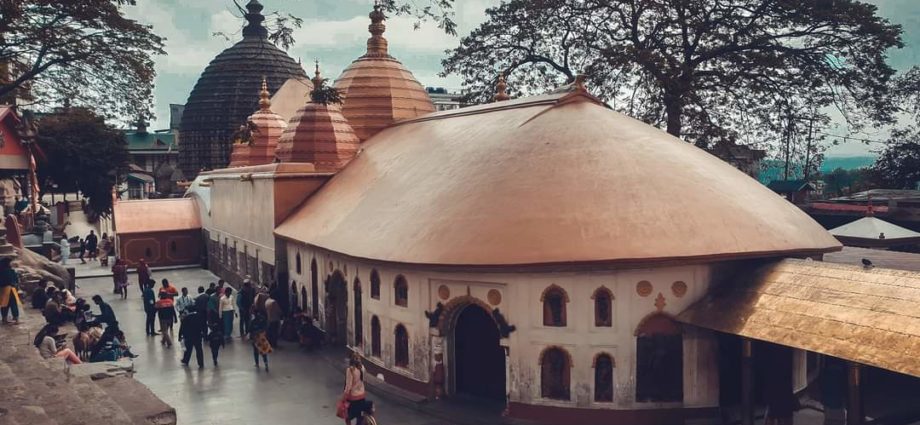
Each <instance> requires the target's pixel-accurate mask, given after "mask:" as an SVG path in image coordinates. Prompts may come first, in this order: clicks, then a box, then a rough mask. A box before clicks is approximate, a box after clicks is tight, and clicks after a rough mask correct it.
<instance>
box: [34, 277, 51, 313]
mask: <svg viewBox="0 0 920 425" xmlns="http://www.w3.org/2000/svg"><path fill="white" fill-rule="evenodd" d="M46 286H48V285H47V282H44V281H43V282H42V283H41V284H40V285H38V287H37V288H35V292H33V293H32V308H34V309H38V310H41V309H43V308H45V304H47V303H48V290H47V289H46Z"/></svg>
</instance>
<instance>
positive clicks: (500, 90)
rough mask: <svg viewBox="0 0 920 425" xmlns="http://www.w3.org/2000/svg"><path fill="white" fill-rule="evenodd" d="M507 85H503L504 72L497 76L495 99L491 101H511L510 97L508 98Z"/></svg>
mask: <svg viewBox="0 0 920 425" xmlns="http://www.w3.org/2000/svg"><path fill="white" fill-rule="evenodd" d="M507 89H508V84H507V83H505V72H504V71H502V72H500V73H499V74H498V82H497V83H496V84H495V98H494V99H493V101H495V102H501V101H505V100H508V99H511V96H508V92H507V91H506V90H507Z"/></svg>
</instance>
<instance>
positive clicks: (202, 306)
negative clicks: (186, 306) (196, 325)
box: [192, 286, 210, 318]
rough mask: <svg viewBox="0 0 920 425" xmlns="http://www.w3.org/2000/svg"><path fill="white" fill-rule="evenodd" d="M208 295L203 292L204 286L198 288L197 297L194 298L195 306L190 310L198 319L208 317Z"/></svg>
mask: <svg viewBox="0 0 920 425" xmlns="http://www.w3.org/2000/svg"><path fill="white" fill-rule="evenodd" d="M209 299H210V297H208V294H207V293H206V292H205V290H204V286H199V287H198V296H196V297H195V305H194V307H192V309H193V310H194V311H195V313H198V317H199V318H202V317H204V318H206V317H207V316H208V300H209Z"/></svg>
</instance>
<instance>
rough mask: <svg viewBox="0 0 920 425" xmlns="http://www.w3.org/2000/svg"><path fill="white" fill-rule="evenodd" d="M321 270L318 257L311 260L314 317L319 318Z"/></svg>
mask: <svg viewBox="0 0 920 425" xmlns="http://www.w3.org/2000/svg"><path fill="white" fill-rule="evenodd" d="M318 273H319V270H317V267H316V259H315V258H314V259H313V260H311V261H310V295H311V301H313V303H312V304H313V318H314V319H316V320H319V274H318Z"/></svg>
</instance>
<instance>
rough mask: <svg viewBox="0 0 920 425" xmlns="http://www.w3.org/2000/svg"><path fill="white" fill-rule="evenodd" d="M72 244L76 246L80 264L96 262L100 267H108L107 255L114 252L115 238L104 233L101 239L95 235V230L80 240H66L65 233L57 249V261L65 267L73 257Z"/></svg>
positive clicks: (77, 238)
mask: <svg viewBox="0 0 920 425" xmlns="http://www.w3.org/2000/svg"><path fill="white" fill-rule="evenodd" d="M72 244H77V254H78V255H77V259H79V260H80V263H81V264H86V261H87V260H89V261H98V262H99V265H100V266H103V267H105V266H108V265H109V255H110V254H112V253H113V252H115V237H114V236H109V235H108V234H106V233H103V234H102V237H99V236H97V235H96V231H95V230H90V231H89V234H88V235H86V237H83V238H80V237H76V236H74V237H73V238H68V237H67V234H66V233H65V234H64V235H62V237H61V242H60V246H59V247H58V248H57V250H58V252H57V255H59V257H57V261H58V262H59V263H61V265H67V260H69V259H70V257H71V256H72V255H73V249H72V246H71V245H72Z"/></svg>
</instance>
